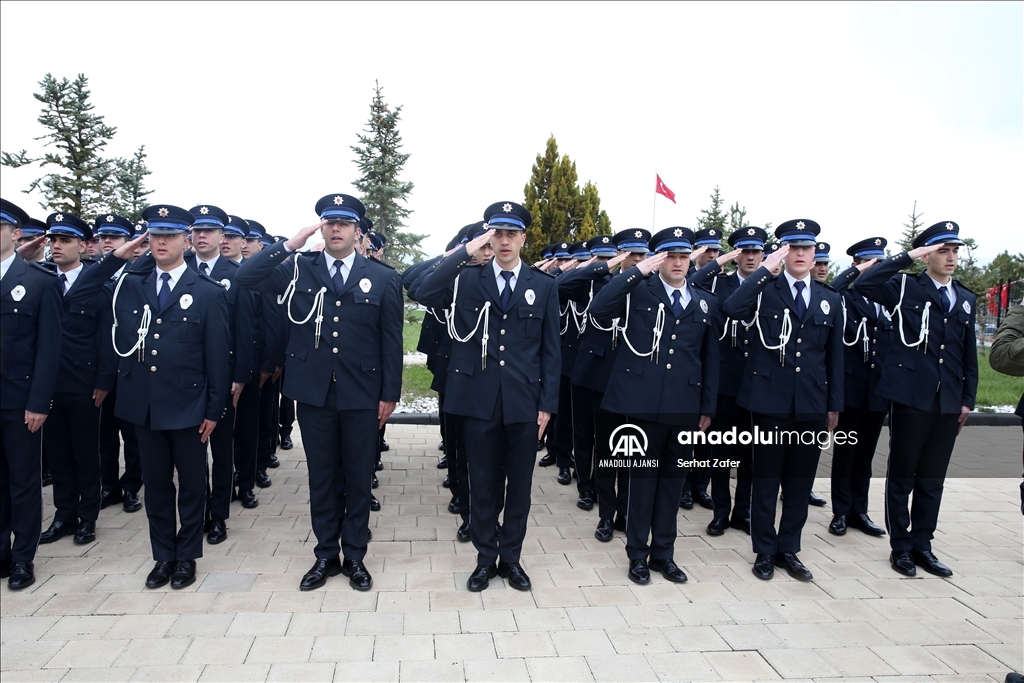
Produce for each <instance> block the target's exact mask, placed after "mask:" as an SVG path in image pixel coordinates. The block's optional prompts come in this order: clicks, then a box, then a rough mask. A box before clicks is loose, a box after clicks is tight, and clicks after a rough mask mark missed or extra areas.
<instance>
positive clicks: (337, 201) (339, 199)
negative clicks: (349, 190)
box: [334, 195, 345, 206]
mask: <svg viewBox="0 0 1024 683" xmlns="http://www.w3.org/2000/svg"><path fill="white" fill-rule="evenodd" d="M334 203H335V205H337V206H341V205H342V204H344V203H345V199H344V198H343V197H342V196H341V195H338V196H337V197H335V198H334Z"/></svg>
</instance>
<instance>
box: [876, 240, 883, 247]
mask: <svg viewBox="0 0 1024 683" xmlns="http://www.w3.org/2000/svg"><path fill="white" fill-rule="evenodd" d="M875 246H876V247H880V246H882V240H880V239H876V240H875Z"/></svg>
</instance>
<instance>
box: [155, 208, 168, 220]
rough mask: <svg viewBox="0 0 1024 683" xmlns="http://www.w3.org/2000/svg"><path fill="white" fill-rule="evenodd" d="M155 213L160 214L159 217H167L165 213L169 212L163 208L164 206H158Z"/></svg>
mask: <svg viewBox="0 0 1024 683" xmlns="http://www.w3.org/2000/svg"><path fill="white" fill-rule="evenodd" d="M157 213H158V214H160V217H161V218H167V214H169V213H170V211H168V210H167V209H165V208H164V207H160V210H159V211H157Z"/></svg>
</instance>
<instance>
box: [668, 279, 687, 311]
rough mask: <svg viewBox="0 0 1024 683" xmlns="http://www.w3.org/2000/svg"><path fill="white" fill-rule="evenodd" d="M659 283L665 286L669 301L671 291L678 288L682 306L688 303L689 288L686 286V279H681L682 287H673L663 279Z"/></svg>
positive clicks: (684, 306)
mask: <svg viewBox="0 0 1024 683" xmlns="http://www.w3.org/2000/svg"><path fill="white" fill-rule="evenodd" d="M661 284H663V285H664V286H665V293H666V294H668V298H669V301H671V300H672V292H674V291H676V290H677V289H678V290H679V301H680V303H681V304H682V305H683V308H686V307H687V306H689V305H690V288H689V287H687V285H686V280H683V285H682V287H673V286H672V285H670V284H669V283H667V282H665V281H664V280H662V281H661Z"/></svg>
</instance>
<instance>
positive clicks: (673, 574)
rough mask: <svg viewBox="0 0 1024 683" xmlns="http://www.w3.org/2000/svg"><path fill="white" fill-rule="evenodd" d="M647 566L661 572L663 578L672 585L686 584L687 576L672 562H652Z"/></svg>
mask: <svg viewBox="0 0 1024 683" xmlns="http://www.w3.org/2000/svg"><path fill="white" fill-rule="evenodd" d="M647 566H648V567H649V568H650V569H652V570H654V571H656V572H660V573H661V575H662V576H664V577H665V578H666V579H668V580H669V581H671V582H672V583H686V574H685V573H683V570H682V569H680V568H679V565H678V564H676V563H675V562H673V561H672V560H651V561H650V562H649V563H648V564H647Z"/></svg>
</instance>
